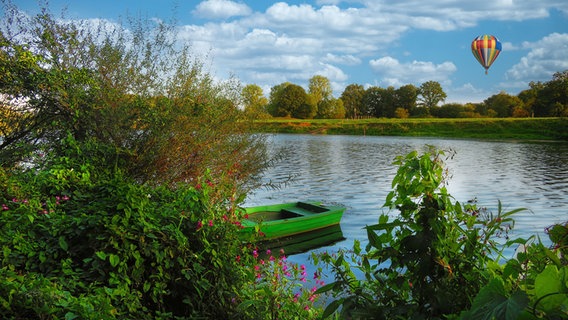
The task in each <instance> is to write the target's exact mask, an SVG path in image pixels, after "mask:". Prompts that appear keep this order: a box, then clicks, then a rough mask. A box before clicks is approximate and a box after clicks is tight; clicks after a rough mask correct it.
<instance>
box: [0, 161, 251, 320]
mask: <svg viewBox="0 0 568 320" xmlns="http://www.w3.org/2000/svg"><path fill="white" fill-rule="evenodd" d="M1 175H2V179H1V181H2V182H1V183H0V204H1V205H2V209H1V211H0V225H2V228H1V229H0V247H1V248H2V254H1V256H0V262H1V264H0V274H1V275H2V276H1V277H0V279H2V280H1V283H0V305H1V306H2V308H0V310H2V311H0V317H1V318H8V319H10V318H14V319H20V318H26V319H34V318H36V319H46V318H47V319H60V318H66V319H72V318H81V319H108V318H136V319H158V318H164V319H166V318H167V319H171V318H173V317H176V316H178V317H184V318H186V317H191V316H197V315H199V316H202V317H210V318H215V317H217V318H226V316H227V315H229V314H232V313H234V312H235V309H236V306H235V305H234V304H232V303H231V301H232V299H233V298H235V297H236V296H237V295H238V293H239V291H240V289H241V287H242V286H243V285H244V284H245V283H246V282H247V281H248V278H247V277H248V274H247V273H246V272H245V271H246V269H245V268H243V267H242V264H243V263H245V265H248V264H250V265H252V257H251V253H250V252H251V250H249V249H248V248H247V247H246V246H242V245H241V243H240V241H239V239H238V235H237V231H238V230H239V221H240V217H239V214H240V213H239V211H236V210H233V209H234V208H233V209H231V208H232V207H231V206H230V205H231V203H228V202H227V201H220V200H219V199H229V198H230V196H229V195H226V194H218V192H219V191H220V190H221V191H223V190H224V188H223V187H222V186H218V185H216V184H217V182H218V181H221V180H222V179H221V177H208V178H204V179H203V180H202V181H200V183H199V184H197V186H196V187H186V186H181V185H180V186H178V187H177V188H174V189H170V188H166V187H147V186H143V185H138V184H136V183H133V182H131V181H129V179H127V178H125V177H124V176H123V175H122V174H121V173H120V172H110V173H109V172H97V171H96V170H94V168H93V167H92V166H90V165H89V164H77V163H75V162H73V160H72V159H71V158H64V159H59V162H53V163H52V165H51V167H50V169H48V170H40V171H37V172H36V171H34V170H30V171H29V172H26V173H21V172H20V173H13V172H8V171H2V172H1ZM237 257H239V258H237ZM247 257H249V258H247Z"/></svg>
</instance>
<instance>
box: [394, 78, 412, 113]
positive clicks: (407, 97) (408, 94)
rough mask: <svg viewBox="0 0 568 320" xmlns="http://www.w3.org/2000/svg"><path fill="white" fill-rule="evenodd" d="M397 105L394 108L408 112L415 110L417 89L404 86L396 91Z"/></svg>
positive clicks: (410, 85)
mask: <svg viewBox="0 0 568 320" xmlns="http://www.w3.org/2000/svg"><path fill="white" fill-rule="evenodd" d="M395 94H396V97H397V103H396V107H398V108H404V109H406V110H407V111H408V112H410V111H411V110H413V109H414V108H416V99H417V98H418V88H416V86H414V85H412V84H407V85H404V86H402V87H400V88H398V89H396V93H395Z"/></svg>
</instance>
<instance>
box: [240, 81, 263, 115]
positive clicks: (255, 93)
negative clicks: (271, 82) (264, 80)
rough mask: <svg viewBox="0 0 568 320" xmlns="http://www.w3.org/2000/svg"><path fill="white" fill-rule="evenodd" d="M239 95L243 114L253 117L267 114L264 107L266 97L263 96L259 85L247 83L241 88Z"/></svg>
mask: <svg viewBox="0 0 568 320" xmlns="http://www.w3.org/2000/svg"><path fill="white" fill-rule="evenodd" d="M241 95H242V100H243V106H244V109H245V114H247V115H248V116H249V117H252V118H255V119H257V118H264V117H266V116H268V111H267V109H266V106H267V105H268V99H266V97H265V96H264V93H263V91H262V88H261V87H260V86H258V85H256V84H248V85H246V86H245V87H244V88H243V90H242V93H241Z"/></svg>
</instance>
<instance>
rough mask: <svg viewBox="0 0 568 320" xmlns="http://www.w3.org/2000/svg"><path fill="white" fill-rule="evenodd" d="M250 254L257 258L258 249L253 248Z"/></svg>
mask: <svg viewBox="0 0 568 320" xmlns="http://www.w3.org/2000/svg"><path fill="white" fill-rule="evenodd" d="M252 256H253V257H255V258H258V251H256V250H253V251H252Z"/></svg>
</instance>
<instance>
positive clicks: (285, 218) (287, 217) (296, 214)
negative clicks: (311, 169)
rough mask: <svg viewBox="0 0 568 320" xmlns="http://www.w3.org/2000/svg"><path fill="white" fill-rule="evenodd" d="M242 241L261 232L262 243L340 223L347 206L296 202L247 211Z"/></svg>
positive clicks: (253, 208)
mask: <svg viewBox="0 0 568 320" xmlns="http://www.w3.org/2000/svg"><path fill="white" fill-rule="evenodd" d="M245 211H246V213H247V215H248V216H247V218H246V219H245V220H243V221H242V226H243V227H244V228H243V229H242V230H241V234H242V238H244V239H246V238H249V237H250V236H251V235H252V234H253V233H256V232H259V233H261V235H263V236H262V237H261V239H262V240H272V239H277V238H282V237H288V236H293V235H297V234H301V233H304V232H309V231H314V230H318V229H322V228H326V227H329V226H333V225H336V224H339V222H340V221H341V217H342V216H343V212H344V211H345V208H344V207H341V206H326V205H322V204H321V203H318V202H293V203H283V204H273V205H265V206H258V207H249V208H245Z"/></svg>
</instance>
